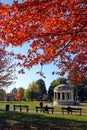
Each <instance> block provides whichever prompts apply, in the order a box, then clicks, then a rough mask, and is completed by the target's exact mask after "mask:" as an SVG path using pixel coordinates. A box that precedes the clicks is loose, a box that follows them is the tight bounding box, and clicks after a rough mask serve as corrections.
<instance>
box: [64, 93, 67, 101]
mask: <svg viewBox="0 0 87 130" xmlns="http://www.w3.org/2000/svg"><path fill="white" fill-rule="evenodd" d="M64 93H65V100H67V93H66V92H64Z"/></svg>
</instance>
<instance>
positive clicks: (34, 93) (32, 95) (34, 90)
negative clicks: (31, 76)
mask: <svg viewBox="0 0 87 130" xmlns="http://www.w3.org/2000/svg"><path fill="white" fill-rule="evenodd" d="M25 97H26V99H28V100H29V99H30V100H31V101H33V100H38V97H39V86H38V84H37V83H36V82H32V83H31V84H29V87H28V88H27V89H26V90H25Z"/></svg>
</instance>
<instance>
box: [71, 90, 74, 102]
mask: <svg viewBox="0 0 87 130" xmlns="http://www.w3.org/2000/svg"><path fill="white" fill-rule="evenodd" d="M73 99H74V95H73V92H72V91H71V100H73Z"/></svg>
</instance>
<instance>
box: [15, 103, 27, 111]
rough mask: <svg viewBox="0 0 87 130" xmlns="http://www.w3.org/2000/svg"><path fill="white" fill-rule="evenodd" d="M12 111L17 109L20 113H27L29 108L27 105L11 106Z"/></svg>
mask: <svg viewBox="0 0 87 130" xmlns="http://www.w3.org/2000/svg"><path fill="white" fill-rule="evenodd" d="M13 109H14V111H15V110H16V109H19V110H20V112H21V111H22V110H26V112H28V111H29V106H28V105H13Z"/></svg>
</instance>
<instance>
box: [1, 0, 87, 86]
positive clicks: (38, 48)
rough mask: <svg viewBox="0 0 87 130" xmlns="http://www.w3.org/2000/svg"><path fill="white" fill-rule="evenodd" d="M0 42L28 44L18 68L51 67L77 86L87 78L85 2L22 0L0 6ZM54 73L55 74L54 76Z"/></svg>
mask: <svg viewBox="0 0 87 130" xmlns="http://www.w3.org/2000/svg"><path fill="white" fill-rule="evenodd" d="M0 39H1V40H3V41H4V43H5V45H13V46H22V45H23V44H24V43H25V42H28V43H29V48H28V51H27V56H24V55H23V56H22V55H20V54H18V55H17V57H18V58H19V59H21V60H23V63H22V64H21V63H20V65H21V66H24V67H26V68H29V69H30V68H31V67H32V66H34V65H36V64H41V65H44V64H48V63H51V62H54V65H56V66H57V67H59V68H60V70H61V73H60V74H61V75H62V74H65V73H66V72H69V78H70V77H72V76H73V77H74V80H75V82H76V81H77V83H79V82H80V81H81V80H82V79H84V78H85V77H86V76H87V0H25V1H23V2H22V3H18V2H17V1H15V2H14V3H13V4H12V6H9V5H3V4H0ZM54 73H55V72H54Z"/></svg>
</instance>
